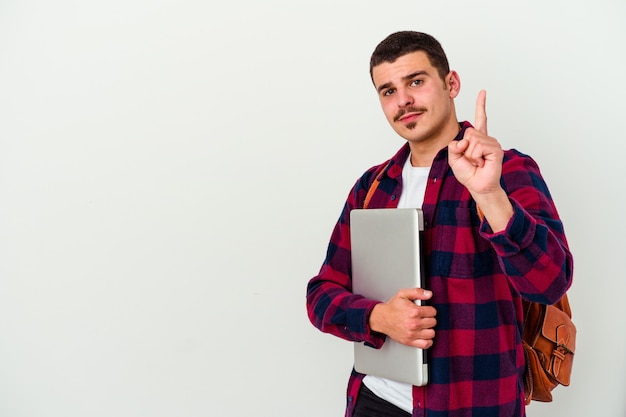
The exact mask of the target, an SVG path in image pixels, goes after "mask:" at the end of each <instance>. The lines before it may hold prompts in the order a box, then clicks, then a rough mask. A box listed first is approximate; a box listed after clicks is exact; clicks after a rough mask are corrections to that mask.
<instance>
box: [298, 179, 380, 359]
mask: <svg viewBox="0 0 626 417" xmlns="http://www.w3.org/2000/svg"><path fill="white" fill-rule="evenodd" d="M372 170H373V169H371V170H368V172H366V173H365V174H364V175H363V177H361V178H360V179H359V180H358V181H357V182H356V184H355V185H354V187H353V188H352V190H351V191H350V194H349V196H348V198H347V200H346V203H345V205H344V207H343V210H342V212H341V216H340V217H339V220H338V221H337V223H336V225H335V227H334V229H333V232H332V235H331V238H330V242H329V244H328V250H327V252H326V258H325V260H324V263H323V264H322V267H321V269H320V271H319V273H318V274H317V275H316V276H315V277H313V278H311V280H310V281H309V283H308V286H307V313H308V316H309V320H311V323H313V325H314V326H315V327H317V328H318V329H320V330H321V331H322V332H325V333H330V334H333V335H335V336H338V337H340V338H342V339H345V340H349V341H357V342H365V343H366V344H367V345H369V346H372V347H375V348H380V347H381V346H382V345H383V343H384V341H385V335H383V334H381V333H377V332H373V331H372V330H371V328H370V327H369V316H370V313H371V312H372V309H373V308H374V306H376V304H378V303H379V302H380V301H376V300H370V299H367V298H365V297H363V296H361V295H358V294H353V293H352V266H351V250H350V211H351V210H352V209H353V208H355V207H362V205H363V200H364V199H365V195H366V193H367V187H368V186H369V184H370V183H371V180H372V179H373V178H372Z"/></svg>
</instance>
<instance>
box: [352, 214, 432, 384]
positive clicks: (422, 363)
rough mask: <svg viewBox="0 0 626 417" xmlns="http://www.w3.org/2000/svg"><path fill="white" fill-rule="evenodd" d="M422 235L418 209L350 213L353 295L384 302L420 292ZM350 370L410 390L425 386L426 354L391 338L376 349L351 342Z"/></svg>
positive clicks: (426, 371) (421, 280) (422, 280)
mask: <svg viewBox="0 0 626 417" xmlns="http://www.w3.org/2000/svg"><path fill="white" fill-rule="evenodd" d="M423 230H424V220H423V216H422V210H420V209H415V208H410V209H405V208H402V209H396V208H387V209H354V210H352V211H351V213H350V239H351V242H352V289H353V292H354V293H355V294H361V295H363V296H365V297H367V298H370V299H374V300H379V301H387V300H388V299H390V298H391V297H392V296H394V295H395V294H396V293H397V292H398V290H400V289H402V288H412V287H420V288H425V282H424V278H425V276H424V273H423V262H422V258H421V234H422V232H423ZM416 303H417V304H419V303H420V301H419V300H417V301H416ZM354 367H355V369H356V370H357V371H358V372H361V373H363V374H367V375H375V376H379V377H383V378H387V379H392V380H395V381H400V382H405V383H409V384H411V385H418V386H421V385H426V383H427V382H428V364H427V361H426V352H425V351H424V350H422V349H418V348H414V347H410V346H406V345H403V344H401V343H398V342H396V341H394V340H392V339H391V338H390V337H388V338H387V339H386V341H385V343H384V344H383V347H382V348H381V349H374V348H372V347H369V346H366V345H365V344H364V343H362V342H355V343H354Z"/></svg>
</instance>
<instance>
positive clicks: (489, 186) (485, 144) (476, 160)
mask: <svg viewBox="0 0 626 417" xmlns="http://www.w3.org/2000/svg"><path fill="white" fill-rule="evenodd" d="M486 99H487V93H486V92H485V90H481V91H480V92H479V93H478V98H477V100H476V119H475V122H474V128H469V129H466V130H465V134H464V135H463V139H461V140H459V141H452V142H451V143H450V145H448V163H449V164H450V167H451V168H452V172H454V176H455V177H456V179H457V180H458V181H459V182H460V183H461V184H463V185H464V186H465V187H466V188H467V189H468V190H469V191H470V192H471V193H472V194H484V193H490V192H493V191H495V190H497V189H499V188H500V175H501V173H502V158H503V157H504V152H503V151H502V147H501V146H500V143H498V141H497V140H496V139H495V138H492V137H491V136H488V135H487V112H486V109H485V106H486Z"/></svg>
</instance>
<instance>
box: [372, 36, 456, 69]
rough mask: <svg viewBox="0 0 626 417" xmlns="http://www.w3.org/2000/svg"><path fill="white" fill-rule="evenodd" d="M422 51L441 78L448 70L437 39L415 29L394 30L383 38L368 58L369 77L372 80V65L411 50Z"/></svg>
mask: <svg viewBox="0 0 626 417" xmlns="http://www.w3.org/2000/svg"><path fill="white" fill-rule="evenodd" d="M416 51H424V52H425V53H426V55H427V56H428V59H429V60H430V63H431V65H432V66H433V67H435V68H436V69H437V72H438V73H439V76H440V77H441V79H442V80H444V79H445V78H446V75H448V73H449V72H450V65H449V64H448V58H447V57H446V53H445V52H444V51H443V48H442V47H441V44H440V43H439V41H438V40H437V39H435V38H433V37H432V36H430V35H428V34H426V33H422V32H415V31H408V30H407V31H401V32H395V33H392V34H391V35H389V36H387V37H386V38H385V39H383V40H382V41H381V42H380V43H379V44H378V46H376V49H374V52H373V53H372V57H371V58H370V77H371V78H372V81H373V80H374V77H373V71H374V67H375V66H377V65H380V64H382V63H383V62H394V61H395V60H396V59H398V58H400V57H401V56H404V55H406V54H410V53H411V52H416Z"/></svg>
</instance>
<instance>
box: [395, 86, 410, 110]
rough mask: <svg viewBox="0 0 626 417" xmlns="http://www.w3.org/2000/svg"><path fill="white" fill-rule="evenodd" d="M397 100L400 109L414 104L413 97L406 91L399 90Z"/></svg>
mask: <svg viewBox="0 0 626 417" xmlns="http://www.w3.org/2000/svg"><path fill="white" fill-rule="evenodd" d="M396 100H397V101H398V107H406V106H410V105H411V104H413V102H414V100H413V96H412V95H411V94H410V92H409V91H407V90H406V89H404V88H403V89H398V91H397V94H396Z"/></svg>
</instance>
